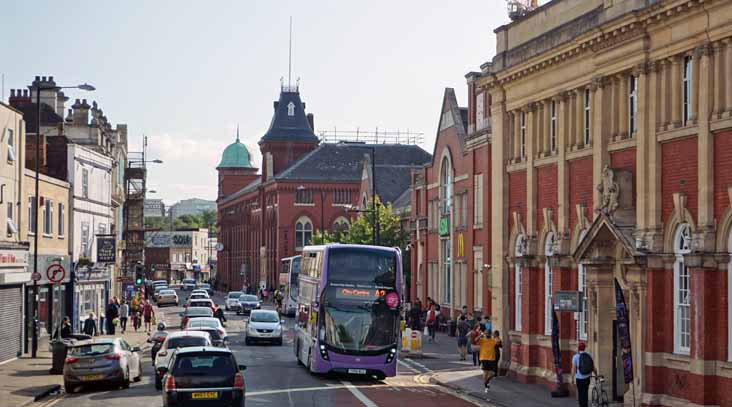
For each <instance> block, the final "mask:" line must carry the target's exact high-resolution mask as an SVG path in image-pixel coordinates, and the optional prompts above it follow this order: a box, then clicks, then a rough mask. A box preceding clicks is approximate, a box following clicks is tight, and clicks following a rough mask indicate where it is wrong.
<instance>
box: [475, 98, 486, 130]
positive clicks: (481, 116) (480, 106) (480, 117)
mask: <svg viewBox="0 0 732 407" xmlns="http://www.w3.org/2000/svg"><path fill="white" fill-rule="evenodd" d="M485 123H486V121H485V93H483V92H481V93H478V94H477V95H476V96H475V128H476V130H483V128H484V127H485Z"/></svg>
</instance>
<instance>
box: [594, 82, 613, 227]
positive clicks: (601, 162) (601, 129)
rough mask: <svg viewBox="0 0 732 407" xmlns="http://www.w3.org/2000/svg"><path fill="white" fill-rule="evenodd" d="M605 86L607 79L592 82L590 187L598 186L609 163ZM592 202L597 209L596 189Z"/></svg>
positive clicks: (599, 200)
mask: <svg viewBox="0 0 732 407" xmlns="http://www.w3.org/2000/svg"><path fill="white" fill-rule="evenodd" d="M607 84H608V82H607V79H606V78H604V77H597V78H595V79H593V80H592V88H593V93H592V135H591V137H592V185H599V184H600V183H601V182H602V169H603V168H604V167H605V165H606V164H609V163H610V153H609V152H608V149H607V145H608V141H609V138H610V137H609V135H608V133H607V130H606V129H607V127H606V125H605V124H606V123H607V121H606V119H607V114H605V110H606V109H605V104H606V103H607V100H606V99H607V96H606V91H607V88H606V86H607ZM593 202H594V208H596V209H599V207H600V202H601V196H600V191H598V190H597V188H593ZM595 216H597V215H595Z"/></svg>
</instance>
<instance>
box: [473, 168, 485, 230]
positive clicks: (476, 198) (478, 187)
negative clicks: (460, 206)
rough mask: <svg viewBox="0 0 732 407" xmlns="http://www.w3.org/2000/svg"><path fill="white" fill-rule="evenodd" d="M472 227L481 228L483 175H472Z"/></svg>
mask: <svg viewBox="0 0 732 407" xmlns="http://www.w3.org/2000/svg"><path fill="white" fill-rule="evenodd" d="M473 226H474V227H475V228H476V229H478V228H481V227H483V173H480V174H474V175H473Z"/></svg>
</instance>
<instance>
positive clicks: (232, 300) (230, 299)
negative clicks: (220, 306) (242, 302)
mask: <svg viewBox="0 0 732 407" xmlns="http://www.w3.org/2000/svg"><path fill="white" fill-rule="evenodd" d="M242 294H244V293H243V292H241V291H229V294H227V295H226V302H225V303H224V308H225V309H226V310H227V311H231V310H232V309H238V308H239V297H241V296H242Z"/></svg>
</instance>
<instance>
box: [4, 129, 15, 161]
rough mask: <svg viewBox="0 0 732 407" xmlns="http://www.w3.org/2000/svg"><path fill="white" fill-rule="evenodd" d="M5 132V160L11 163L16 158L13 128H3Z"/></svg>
mask: <svg viewBox="0 0 732 407" xmlns="http://www.w3.org/2000/svg"><path fill="white" fill-rule="evenodd" d="M5 134H6V135H7V139H8V156H7V160H8V163H13V162H15V160H16V154H15V132H14V131H13V129H11V128H8V129H6V130H5Z"/></svg>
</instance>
